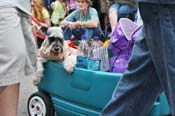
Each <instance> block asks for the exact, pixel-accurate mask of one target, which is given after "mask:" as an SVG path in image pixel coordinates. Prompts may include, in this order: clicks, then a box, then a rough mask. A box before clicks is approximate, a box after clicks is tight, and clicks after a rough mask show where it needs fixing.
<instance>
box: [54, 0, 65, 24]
mask: <svg viewBox="0 0 175 116" xmlns="http://www.w3.org/2000/svg"><path fill="white" fill-rule="evenodd" d="M51 8H52V10H53V12H52V15H51V22H52V24H53V25H54V26H58V25H59V24H60V21H62V20H63V19H64V18H65V16H66V14H67V7H66V1H65V0H56V1H55V2H52V3H51Z"/></svg>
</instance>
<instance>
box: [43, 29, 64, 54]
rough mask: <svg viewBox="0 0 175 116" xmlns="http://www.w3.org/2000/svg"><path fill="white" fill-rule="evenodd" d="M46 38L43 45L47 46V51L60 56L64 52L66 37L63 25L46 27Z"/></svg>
mask: <svg viewBox="0 0 175 116" xmlns="http://www.w3.org/2000/svg"><path fill="white" fill-rule="evenodd" d="M41 30H42V31H45V33H46V38H45V40H44V42H43V44H42V46H41V47H43V48H45V50H46V53H48V55H51V56H58V55H61V54H62V53H63V46H64V37H63V31H62V28H61V27H50V28H46V27H44V28H43V29H41Z"/></svg>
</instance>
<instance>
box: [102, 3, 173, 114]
mask: <svg viewBox="0 0 175 116" xmlns="http://www.w3.org/2000/svg"><path fill="white" fill-rule="evenodd" d="M139 9H140V13H141V16H142V19H143V23H144V28H143V31H142V33H141V34H140V36H139V37H138V38H137V40H136V42H135V45H134V48H133V52H132V55H131V58H130V61H129V65H128V68H127V70H126V71H125V73H124V75H123V77H122V78H121V80H120V81H119V83H118V85H117V86H116V89H115V91H114V93H113V96H112V99H111V100H110V101H109V103H108V104H107V105H106V106H105V108H104V109H103V111H102V115H103V116H147V115H148V113H149V112H150V110H151V108H152V106H153V103H154V101H155V100H156V99H157V98H158V96H159V95H160V93H161V92H162V91H164V92H165V94H166V97H167V99H168V103H169V105H170V108H171V112H172V115H173V116H175V5H161V4H151V3H139ZM150 9H151V10H150Z"/></svg>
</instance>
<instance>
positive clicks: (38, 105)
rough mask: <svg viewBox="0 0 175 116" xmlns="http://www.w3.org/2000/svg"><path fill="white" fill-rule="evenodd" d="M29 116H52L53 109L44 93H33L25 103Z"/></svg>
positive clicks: (49, 99)
mask: <svg viewBox="0 0 175 116" xmlns="http://www.w3.org/2000/svg"><path fill="white" fill-rule="evenodd" d="M27 109H28V114H29V116H54V113H55V111H54V107H53V104H52V101H51V98H50V96H49V95H47V94H46V93H44V92H41V91H39V92H36V93H33V94H32V95H31V96H30V97H29V99H28V103H27Z"/></svg>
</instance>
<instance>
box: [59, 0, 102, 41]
mask: <svg viewBox="0 0 175 116" xmlns="http://www.w3.org/2000/svg"><path fill="white" fill-rule="evenodd" d="M77 3H78V9H76V10H75V11H73V12H72V13H71V14H69V15H68V16H67V17H66V18H65V19H64V20H63V21H62V22H61V25H64V26H68V28H67V29H66V30H65V32H64V37H65V39H66V40H69V39H71V36H72V35H74V36H75V38H76V39H80V37H81V35H82V34H83V35H84V34H85V35H86V36H87V38H88V39H90V38H92V36H93V35H96V36H100V23H99V18H98V14H97V11H96V10H95V8H92V7H90V6H91V5H92V2H91V0H77Z"/></svg>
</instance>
